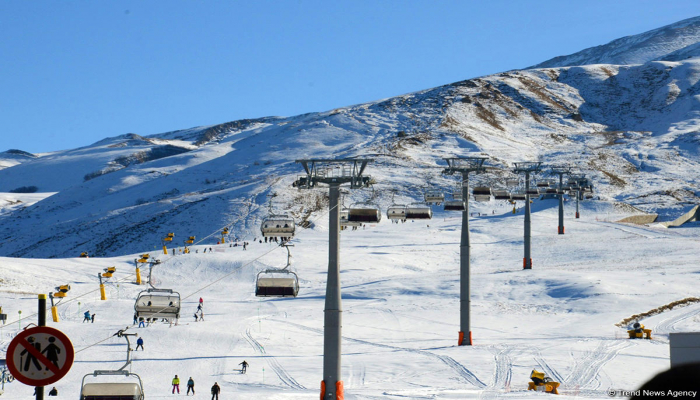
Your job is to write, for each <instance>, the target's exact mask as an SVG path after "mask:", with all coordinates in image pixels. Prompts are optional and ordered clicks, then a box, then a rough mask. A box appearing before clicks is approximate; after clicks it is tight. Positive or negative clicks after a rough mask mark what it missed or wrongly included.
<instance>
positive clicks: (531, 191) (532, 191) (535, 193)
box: [527, 186, 540, 196]
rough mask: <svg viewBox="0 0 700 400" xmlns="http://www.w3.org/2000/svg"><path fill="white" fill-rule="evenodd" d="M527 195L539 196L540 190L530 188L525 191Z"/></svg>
mask: <svg viewBox="0 0 700 400" xmlns="http://www.w3.org/2000/svg"><path fill="white" fill-rule="evenodd" d="M527 194H529V195H531V196H537V195H539V194H540V189H539V188H538V187H537V186H535V187H530V188H529V189H527Z"/></svg>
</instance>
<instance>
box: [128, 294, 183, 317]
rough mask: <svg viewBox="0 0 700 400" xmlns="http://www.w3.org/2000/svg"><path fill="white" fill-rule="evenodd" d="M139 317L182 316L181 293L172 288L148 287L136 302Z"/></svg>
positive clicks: (135, 307) (135, 306)
mask: <svg viewBox="0 0 700 400" xmlns="http://www.w3.org/2000/svg"><path fill="white" fill-rule="evenodd" d="M134 310H135V311H136V317H137V318H141V317H144V318H152V317H156V318H168V319H171V318H176V319H177V318H180V293H178V292H174V291H173V290H172V289H148V290H144V291H142V292H141V293H139V295H138V297H137V298H136V304H134Z"/></svg>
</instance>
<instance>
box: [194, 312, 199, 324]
mask: <svg viewBox="0 0 700 400" xmlns="http://www.w3.org/2000/svg"><path fill="white" fill-rule="evenodd" d="M198 318H199V316H198V315H197V312H195V313H194V322H197V321H199V319H198Z"/></svg>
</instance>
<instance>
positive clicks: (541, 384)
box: [527, 369, 560, 394]
mask: <svg viewBox="0 0 700 400" xmlns="http://www.w3.org/2000/svg"><path fill="white" fill-rule="evenodd" d="M530 379H531V380H532V382H528V384H527V390H534V391H536V392H545V393H552V394H559V391H558V390H557V388H558V387H559V385H560V383H559V382H554V381H553V380H552V379H551V378H550V377H548V376H545V374H544V372H539V371H537V370H536V369H533V370H532V373H531V374H530Z"/></svg>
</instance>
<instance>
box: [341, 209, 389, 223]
mask: <svg viewBox="0 0 700 400" xmlns="http://www.w3.org/2000/svg"><path fill="white" fill-rule="evenodd" d="M381 220H382V212H381V210H379V209H378V208H374V207H362V208H359V207H358V208H353V207H351V208H348V222H360V223H370V224H376V223H378V222H379V221H381Z"/></svg>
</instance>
